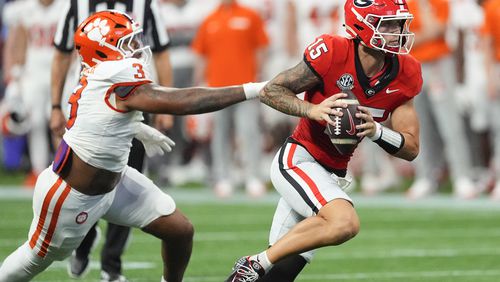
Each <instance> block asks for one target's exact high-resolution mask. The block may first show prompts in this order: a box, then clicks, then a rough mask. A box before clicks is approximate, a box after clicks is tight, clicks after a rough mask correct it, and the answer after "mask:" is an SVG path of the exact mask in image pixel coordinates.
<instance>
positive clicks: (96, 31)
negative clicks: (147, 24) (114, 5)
mask: <svg viewBox="0 0 500 282" xmlns="http://www.w3.org/2000/svg"><path fill="white" fill-rule="evenodd" d="M142 36H143V34H142V28H141V26H140V24H139V23H138V22H136V21H134V20H133V19H132V18H131V17H129V16H128V15H127V14H125V13H122V12H120V11H115V10H106V11H101V12H97V13H95V14H93V15H91V16H90V17H88V18H87V19H86V20H84V21H83V22H82V23H81V24H80V25H79V26H78V27H77V29H76V32H75V35H74V39H75V40H74V41H75V49H77V50H78V54H79V55H80V57H81V59H82V64H83V65H84V66H85V67H93V66H95V65H96V64H97V63H100V62H102V61H115V60H122V59H126V58H137V59H141V60H143V61H144V62H145V64H148V62H149V59H150V58H151V50H150V48H149V46H147V45H145V44H144V40H143V38H142Z"/></svg>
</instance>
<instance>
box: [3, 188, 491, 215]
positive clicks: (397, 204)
mask: <svg viewBox="0 0 500 282" xmlns="http://www.w3.org/2000/svg"><path fill="white" fill-rule="evenodd" d="M166 192H167V193H169V194H170V195H171V196H172V197H173V198H174V199H175V200H176V201H177V202H178V203H187V204H191V203H217V204H231V205H232V204H245V205H256V204H271V205H275V204H276V203H277V201H278V199H279V195H278V194H277V193H275V192H271V193H269V194H268V195H267V196H265V197H263V198H261V199H250V198H248V197H247V196H246V195H245V194H244V193H243V192H240V193H236V194H235V195H234V196H233V197H231V198H229V199H224V200H222V199H218V198H217V197H215V195H214V194H213V193H212V191H211V190H210V189H208V188H207V189H181V188H174V189H168V190H166ZM32 194H33V191H32V190H29V189H26V188H23V187H15V186H9V187H0V201H2V200H11V199H25V200H29V199H31V196H32ZM352 198H353V200H354V203H355V205H356V206H358V207H377V208H403V209H404V208H417V209H420V208H422V209H426V208H433V209H460V210H500V203H499V202H495V201H492V200H490V199H489V198H487V197H486V196H483V197H481V198H478V199H473V200H457V199H454V198H453V197H451V195H442V194H438V195H435V196H432V197H429V198H426V199H422V200H420V201H412V200H409V199H407V198H406V197H405V196H404V195H403V194H381V195H378V196H375V197H366V196H363V195H361V194H353V195H352Z"/></svg>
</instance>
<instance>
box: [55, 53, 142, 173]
mask: <svg viewBox="0 0 500 282" xmlns="http://www.w3.org/2000/svg"><path fill="white" fill-rule="evenodd" d="M149 77H150V76H149V73H147V69H146V67H145V66H143V62H142V61H141V60H138V59H134V58H129V59H124V60H119V61H105V62H102V63H99V64H97V65H96V66H94V67H93V68H90V69H87V70H84V72H83V73H82V76H81V79H80V84H79V85H78V86H77V87H76V88H75V90H74V91H73V94H72V95H71V97H70V99H69V101H68V103H69V104H70V105H69V113H70V115H69V118H68V122H67V124H66V133H65V134H64V136H63V139H64V140H65V141H66V143H67V144H68V145H69V146H70V147H71V149H72V150H73V151H74V152H75V153H76V154H77V155H78V157H80V159H82V160H83V161H84V162H86V163H88V164H90V165H92V166H94V167H97V168H101V169H106V170H110V171H114V172H121V171H122V170H123V169H124V168H125V166H126V165H127V161H128V155H129V152H130V147H131V146H132V139H133V137H134V136H135V134H136V132H137V128H138V126H139V123H140V122H141V121H142V120H143V116H142V112H139V111H131V112H124V111H121V110H119V109H117V108H116V102H115V101H116V99H126V97H123V96H122V97H118V95H117V94H115V90H116V89H117V87H124V88H126V89H128V90H127V91H125V92H126V93H132V92H133V89H134V87H137V86H139V85H143V84H146V83H151V80H150V78H149ZM124 88H121V89H124ZM117 92H118V91H117ZM129 95H130V94H129Z"/></svg>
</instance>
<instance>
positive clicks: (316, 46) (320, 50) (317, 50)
mask: <svg viewBox="0 0 500 282" xmlns="http://www.w3.org/2000/svg"><path fill="white" fill-rule="evenodd" d="M307 50H308V51H309V57H311V59H312V60H315V59H317V58H318V57H319V56H321V55H322V54H324V53H326V52H328V48H327V47H326V44H325V42H323V38H318V40H316V42H314V43H313V44H311V45H309V47H307Z"/></svg>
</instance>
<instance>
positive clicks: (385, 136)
mask: <svg viewBox="0 0 500 282" xmlns="http://www.w3.org/2000/svg"><path fill="white" fill-rule="evenodd" d="M381 130H382V132H381V135H380V138H379V139H377V140H374V141H373V142H375V143H377V144H378V145H379V146H380V147H381V148H382V149H384V150H385V151H386V152H387V153H389V154H391V155H394V154H396V153H397V152H399V150H401V148H403V146H404V145H405V137H404V135H403V134H401V133H400V132H397V131H394V130H392V129H389V128H387V127H384V126H382V128H381Z"/></svg>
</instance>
